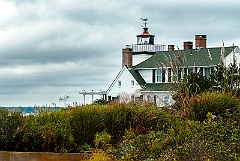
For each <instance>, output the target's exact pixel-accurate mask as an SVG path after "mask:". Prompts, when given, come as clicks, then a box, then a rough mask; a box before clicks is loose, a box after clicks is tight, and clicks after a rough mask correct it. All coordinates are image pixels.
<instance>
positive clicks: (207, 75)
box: [205, 68, 211, 78]
mask: <svg viewBox="0 0 240 161" xmlns="http://www.w3.org/2000/svg"><path fill="white" fill-rule="evenodd" d="M210 71H211V70H210V68H205V76H206V77H207V78H210Z"/></svg>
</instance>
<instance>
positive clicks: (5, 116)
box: [0, 109, 23, 150]
mask: <svg viewBox="0 0 240 161" xmlns="http://www.w3.org/2000/svg"><path fill="white" fill-rule="evenodd" d="M22 126H23V116H22V115H21V113H20V112H19V111H7V110H4V109H0V147H1V150H11V149H13V148H14V147H15V143H14V141H13V136H14V135H15V133H16V132H17V131H18V129H19V128H21V127H22Z"/></svg>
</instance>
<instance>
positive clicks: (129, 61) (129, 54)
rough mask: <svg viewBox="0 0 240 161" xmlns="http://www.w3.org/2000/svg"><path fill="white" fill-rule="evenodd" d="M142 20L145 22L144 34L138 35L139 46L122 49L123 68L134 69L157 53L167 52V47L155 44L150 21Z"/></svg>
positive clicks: (134, 45) (128, 46) (127, 46)
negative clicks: (149, 28) (149, 24)
mask: <svg viewBox="0 0 240 161" xmlns="http://www.w3.org/2000/svg"><path fill="white" fill-rule="evenodd" d="M141 20H142V21H143V33H142V34H140V35H137V44H132V45H126V48H124V49H122V66H127V67H129V68H132V67H134V66H135V65H137V64H139V63H141V62H143V61H144V60H146V59H148V58H150V57H151V56H152V55H153V54H155V53H156V52H157V51H164V50H165V45H159V44H154V37H155V36H154V35H151V34H149V32H148V27H147V20H148V19H144V18H141Z"/></svg>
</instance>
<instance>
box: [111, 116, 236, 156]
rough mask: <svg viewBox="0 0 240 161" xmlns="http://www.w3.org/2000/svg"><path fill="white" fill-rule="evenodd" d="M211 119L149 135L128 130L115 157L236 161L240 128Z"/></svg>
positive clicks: (175, 125) (178, 123)
mask: <svg viewBox="0 0 240 161" xmlns="http://www.w3.org/2000/svg"><path fill="white" fill-rule="evenodd" d="M211 116H212V114H211V113H209V114H208V118H207V120H206V121H205V123H201V122H199V121H191V120H187V121H183V120H177V121H174V122H173V124H172V127H169V128H165V129H163V130H160V131H157V132H155V131H152V132H150V133H149V134H146V135H138V136H137V135H134V132H132V131H127V132H126V135H125V136H124V140H123V141H122V142H121V144H119V146H118V147H117V148H116V149H115V155H116V156H117V157H118V158H119V159H120V158H121V159H122V160H237V159H238V158H239V157H240V149H239V146H238V145H239V143H240V135H239V133H240V128H239V126H238V125H237V123H236V122H234V121H232V120H230V119H226V120H221V119H220V120H216V121H214V120H212V117H211Z"/></svg>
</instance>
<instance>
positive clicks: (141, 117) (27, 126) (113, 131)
mask: <svg viewBox="0 0 240 161" xmlns="http://www.w3.org/2000/svg"><path fill="white" fill-rule="evenodd" d="M0 119H1V127H0V134H1V137H0V145H1V147H0V148H1V149H0V150H14V151H34V152H36V151H49V152H79V151H82V150H85V149H86V147H88V146H86V145H89V146H91V147H94V146H95V143H94V139H95V136H96V134H98V133H101V132H103V131H106V132H107V133H109V134H110V135H111V141H112V142H111V143H113V144H115V143H117V142H119V141H120V140H121V139H122V136H123V135H124V132H125V130H128V129H133V130H134V131H135V132H136V133H137V134H144V133H148V132H149V131H151V130H159V129H161V128H163V127H164V126H166V125H167V123H168V121H169V115H167V113H166V112H165V111H163V110H159V109H156V108H155V107H153V106H146V105H144V104H143V105H137V104H120V103H112V104H108V105H97V104H93V105H88V106H79V107H76V108H69V109H62V110H58V111H51V112H39V113H37V114H36V115H29V116H22V115H21V114H20V113H11V112H8V111H4V110H1V111H0Z"/></svg>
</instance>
